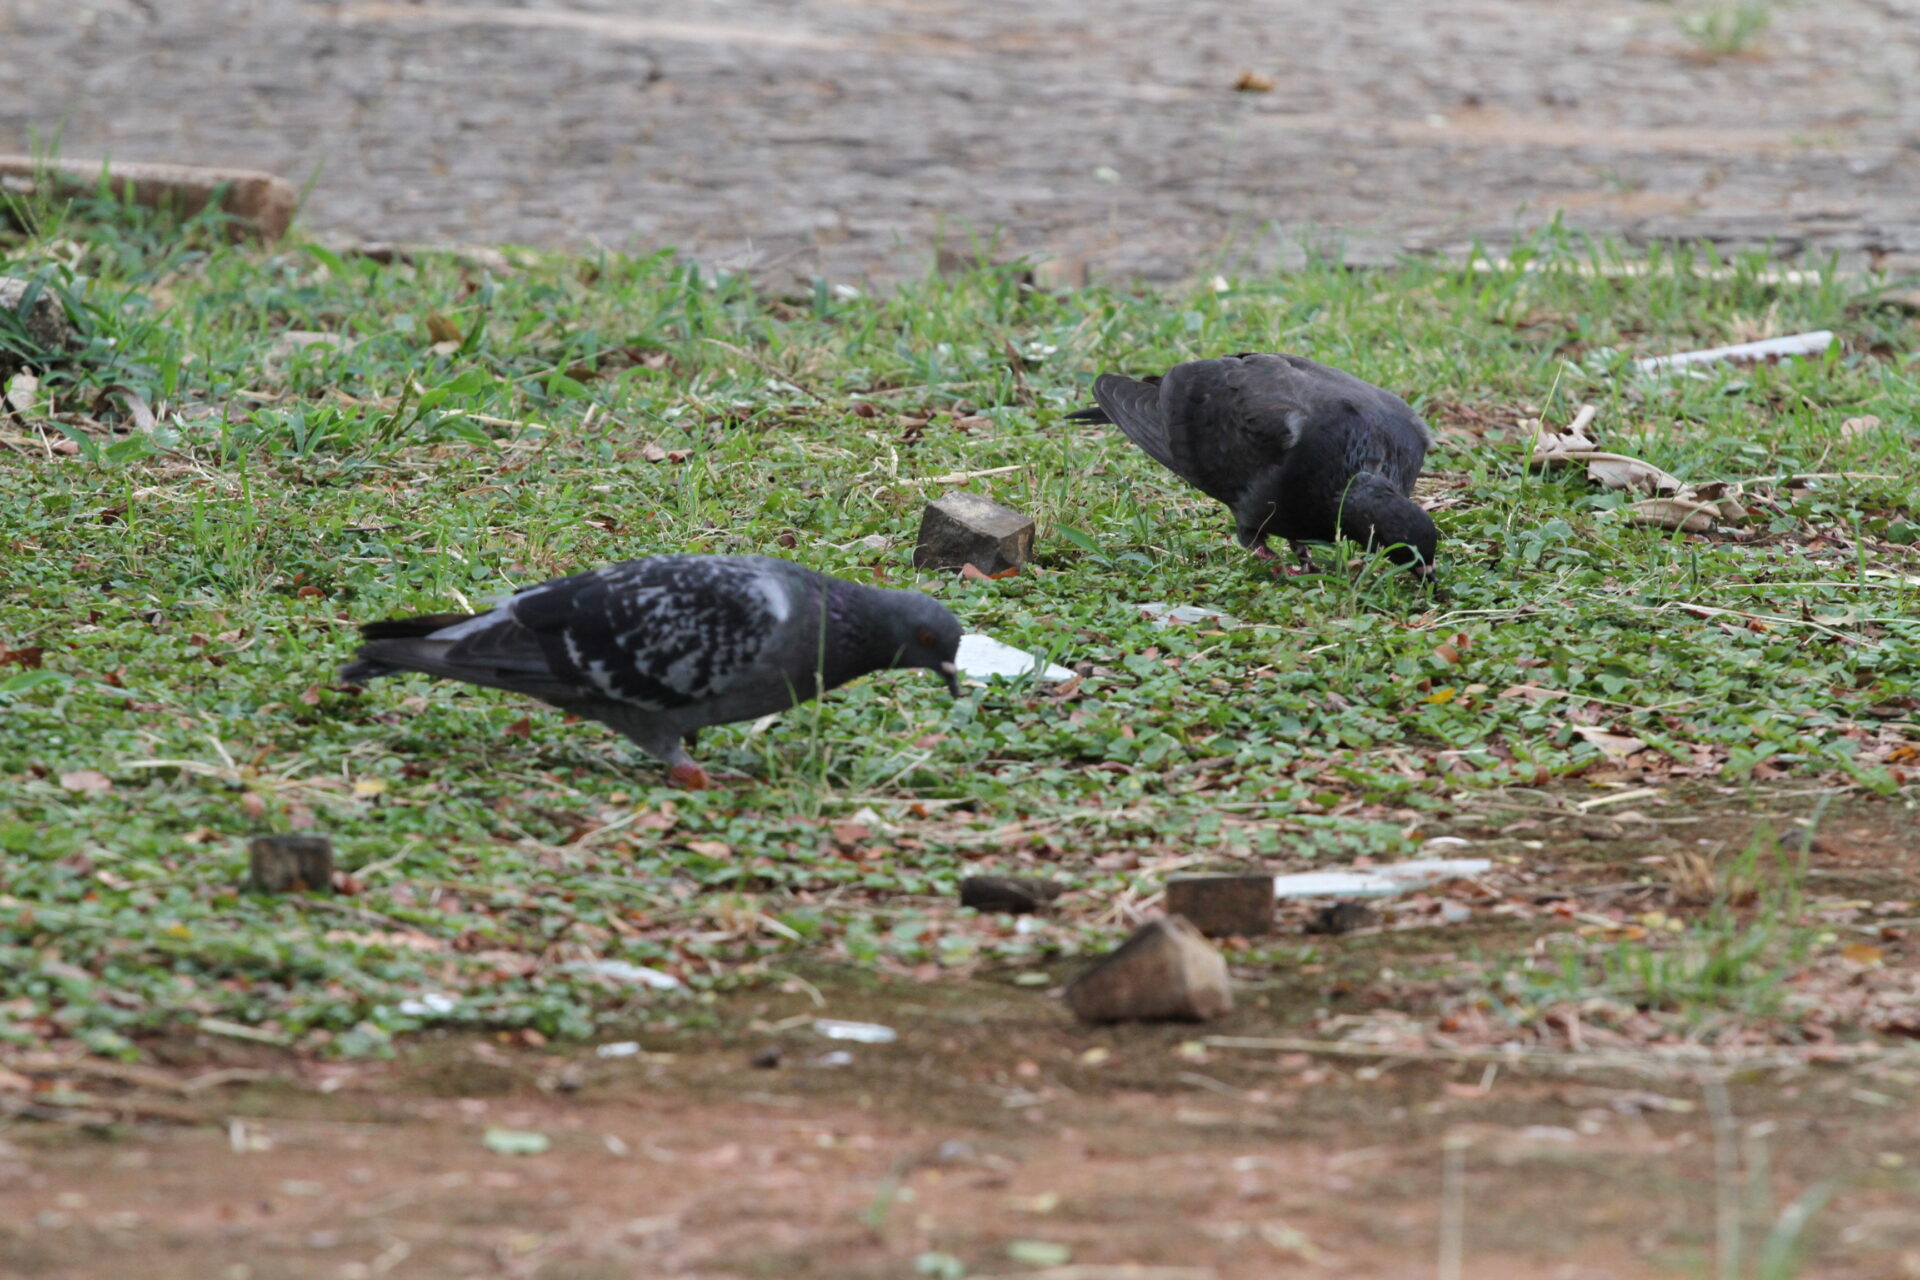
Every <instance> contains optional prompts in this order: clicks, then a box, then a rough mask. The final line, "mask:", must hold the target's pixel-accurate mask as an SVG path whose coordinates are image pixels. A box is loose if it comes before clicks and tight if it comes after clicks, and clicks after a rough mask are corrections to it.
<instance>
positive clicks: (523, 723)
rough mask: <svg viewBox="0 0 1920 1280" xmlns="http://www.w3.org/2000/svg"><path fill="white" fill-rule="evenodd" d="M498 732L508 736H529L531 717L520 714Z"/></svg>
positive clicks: (531, 732) (530, 734)
mask: <svg viewBox="0 0 1920 1280" xmlns="http://www.w3.org/2000/svg"><path fill="white" fill-rule="evenodd" d="M500 732H501V733H502V734H503V735H505V736H506V737H509V738H523V739H524V738H531V737H532V736H533V717H532V716H521V717H520V718H519V719H518V720H515V721H514V722H513V723H512V724H510V725H508V726H507V727H506V728H504V729H502V730H501V731H500Z"/></svg>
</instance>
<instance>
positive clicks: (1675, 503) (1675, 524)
mask: <svg viewBox="0 0 1920 1280" xmlns="http://www.w3.org/2000/svg"><path fill="white" fill-rule="evenodd" d="M1620 509H1621V510H1622V511H1624V512H1626V519H1627V520H1628V521H1630V522H1631V523H1633V524H1652V525H1658V526H1660V527H1661V528H1662V529H1678V530H1681V531H1682V532H1685V533H1708V532H1710V531H1711V530H1712V529H1713V518H1714V517H1715V516H1717V515H1719V514H1720V512H1719V509H1718V508H1717V507H1712V506H1709V505H1707V504H1706V503H1704V502H1694V501H1692V500H1691V499H1688V498H1646V499H1643V500H1641V501H1639V502H1635V503H1631V504H1629V505H1628V506H1624V507H1622V508H1620Z"/></svg>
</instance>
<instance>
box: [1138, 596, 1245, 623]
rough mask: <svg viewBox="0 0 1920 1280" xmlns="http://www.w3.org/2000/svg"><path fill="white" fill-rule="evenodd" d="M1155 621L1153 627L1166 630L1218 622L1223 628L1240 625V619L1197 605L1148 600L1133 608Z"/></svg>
mask: <svg viewBox="0 0 1920 1280" xmlns="http://www.w3.org/2000/svg"><path fill="white" fill-rule="evenodd" d="M1133 607H1134V608H1136V609H1138V610H1139V611H1140V612H1142V613H1144V614H1146V615H1147V616H1148V617H1149V618H1152V619H1153V625H1154V626H1156V627H1159V628H1161V629H1162V630H1165V629H1166V628H1167V627H1170V626H1173V625H1174V624H1175V623H1194V622H1218V623H1219V624H1220V625H1221V626H1223V627H1233V626H1238V625H1239V624H1240V619H1238V618H1236V617H1234V616H1233V615H1232V614H1230V613H1222V612H1220V611H1219V610H1218V609H1206V608H1202V607H1201V606H1199V605H1197V604H1168V603H1167V602H1166V601H1165V600H1148V601H1144V602H1142V603H1140V604H1136V605H1135V606H1133Z"/></svg>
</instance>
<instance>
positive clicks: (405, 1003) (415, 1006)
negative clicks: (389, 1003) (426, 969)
mask: <svg viewBox="0 0 1920 1280" xmlns="http://www.w3.org/2000/svg"><path fill="white" fill-rule="evenodd" d="M456 1003H457V1002H456V1001H455V1000H454V998H453V997H452V996H450V995H447V994H446V993H445V992H443V991H427V992H424V993H422V994H421V995H420V996H419V997H418V998H417V999H416V998H414V997H411V996H410V997H408V998H407V999H405V1000H402V1001H401V1002H400V1012H401V1013H404V1014H406V1015H407V1016H408V1017H409V1018H432V1017H438V1016H440V1015H441V1014H447V1013H452V1012H453V1010H454V1006H455V1004H456Z"/></svg>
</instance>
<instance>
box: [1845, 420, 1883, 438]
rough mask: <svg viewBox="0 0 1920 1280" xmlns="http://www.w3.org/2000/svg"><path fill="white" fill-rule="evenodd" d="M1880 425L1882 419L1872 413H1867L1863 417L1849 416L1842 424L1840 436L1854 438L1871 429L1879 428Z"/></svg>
mask: <svg viewBox="0 0 1920 1280" xmlns="http://www.w3.org/2000/svg"><path fill="white" fill-rule="evenodd" d="M1879 426H1880V419H1878V418H1876V417H1874V416H1873V415H1872V414H1867V415H1866V416H1865V417H1863V418H1848V419H1847V420H1846V421H1845V422H1843V423H1841V424H1840V438H1841V439H1842V440H1852V439H1854V438H1855V437H1857V436H1863V435H1865V434H1867V432H1869V431H1874V430H1877V429H1878V428H1879Z"/></svg>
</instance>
